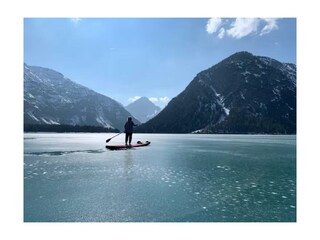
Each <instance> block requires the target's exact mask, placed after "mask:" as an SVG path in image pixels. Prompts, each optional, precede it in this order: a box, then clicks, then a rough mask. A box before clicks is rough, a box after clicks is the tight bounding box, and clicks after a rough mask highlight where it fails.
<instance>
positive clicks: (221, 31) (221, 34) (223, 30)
mask: <svg viewBox="0 0 320 240" xmlns="http://www.w3.org/2000/svg"><path fill="white" fill-rule="evenodd" d="M225 32H226V30H225V29H224V28H220V30H219V34H218V38H220V39H222V38H223V37H224V34H225Z"/></svg>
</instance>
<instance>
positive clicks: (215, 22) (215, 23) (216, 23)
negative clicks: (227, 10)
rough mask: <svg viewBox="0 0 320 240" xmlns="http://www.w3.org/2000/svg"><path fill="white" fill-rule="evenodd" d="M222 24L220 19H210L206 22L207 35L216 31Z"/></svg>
mask: <svg viewBox="0 0 320 240" xmlns="http://www.w3.org/2000/svg"><path fill="white" fill-rule="evenodd" d="M221 24H222V19H221V18H210V19H209V20H208V22H207V26H206V27H207V32H208V33H209V34H212V33H214V32H216V31H217V30H218V28H219V27H220V26H221Z"/></svg>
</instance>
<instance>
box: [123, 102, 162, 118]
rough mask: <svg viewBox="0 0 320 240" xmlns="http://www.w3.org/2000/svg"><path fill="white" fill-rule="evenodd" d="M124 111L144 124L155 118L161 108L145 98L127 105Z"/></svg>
mask: <svg viewBox="0 0 320 240" xmlns="http://www.w3.org/2000/svg"><path fill="white" fill-rule="evenodd" d="M126 109H127V110H128V111H129V112H130V113H131V114H132V116H134V117H135V118H137V119H138V120H139V121H140V122H142V123H145V122H147V121H148V120H150V119H152V118H153V117H155V116H156V115H157V114H158V113H159V112H160V111H161V108H160V107H158V106H156V105H155V104H154V103H153V102H151V101H150V100H149V99H148V98H147V97H141V98H139V99H138V100H136V101H134V102H133V103H131V104H129V105H128V106H127V107H126Z"/></svg>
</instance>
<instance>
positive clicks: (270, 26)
mask: <svg viewBox="0 0 320 240" xmlns="http://www.w3.org/2000/svg"><path fill="white" fill-rule="evenodd" d="M262 20H264V21H265V22H266V23H267V24H266V25H265V26H264V28H263V29H262V30H261V32H260V36H262V35H265V34H268V33H270V32H271V31H272V30H276V29H278V28H279V27H278V24H277V19H276V18H263V19H262Z"/></svg>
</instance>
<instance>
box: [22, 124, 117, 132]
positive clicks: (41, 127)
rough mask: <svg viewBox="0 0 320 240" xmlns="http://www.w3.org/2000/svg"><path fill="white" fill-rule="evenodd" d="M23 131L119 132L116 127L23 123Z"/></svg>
mask: <svg viewBox="0 0 320 240" xmlns="http://www.w3.org/2000/svg"><path fill="white" fill-rule="evenodd" d="M24 132H57V133H65V132H76V133H77V132H88V133H108V132H120V131H119V130H118V129H113V128H105V127H99V126H87V125H84V126H79V125H75V126H73V125H66V124H61V125H49V124H24Z"/></svg>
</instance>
